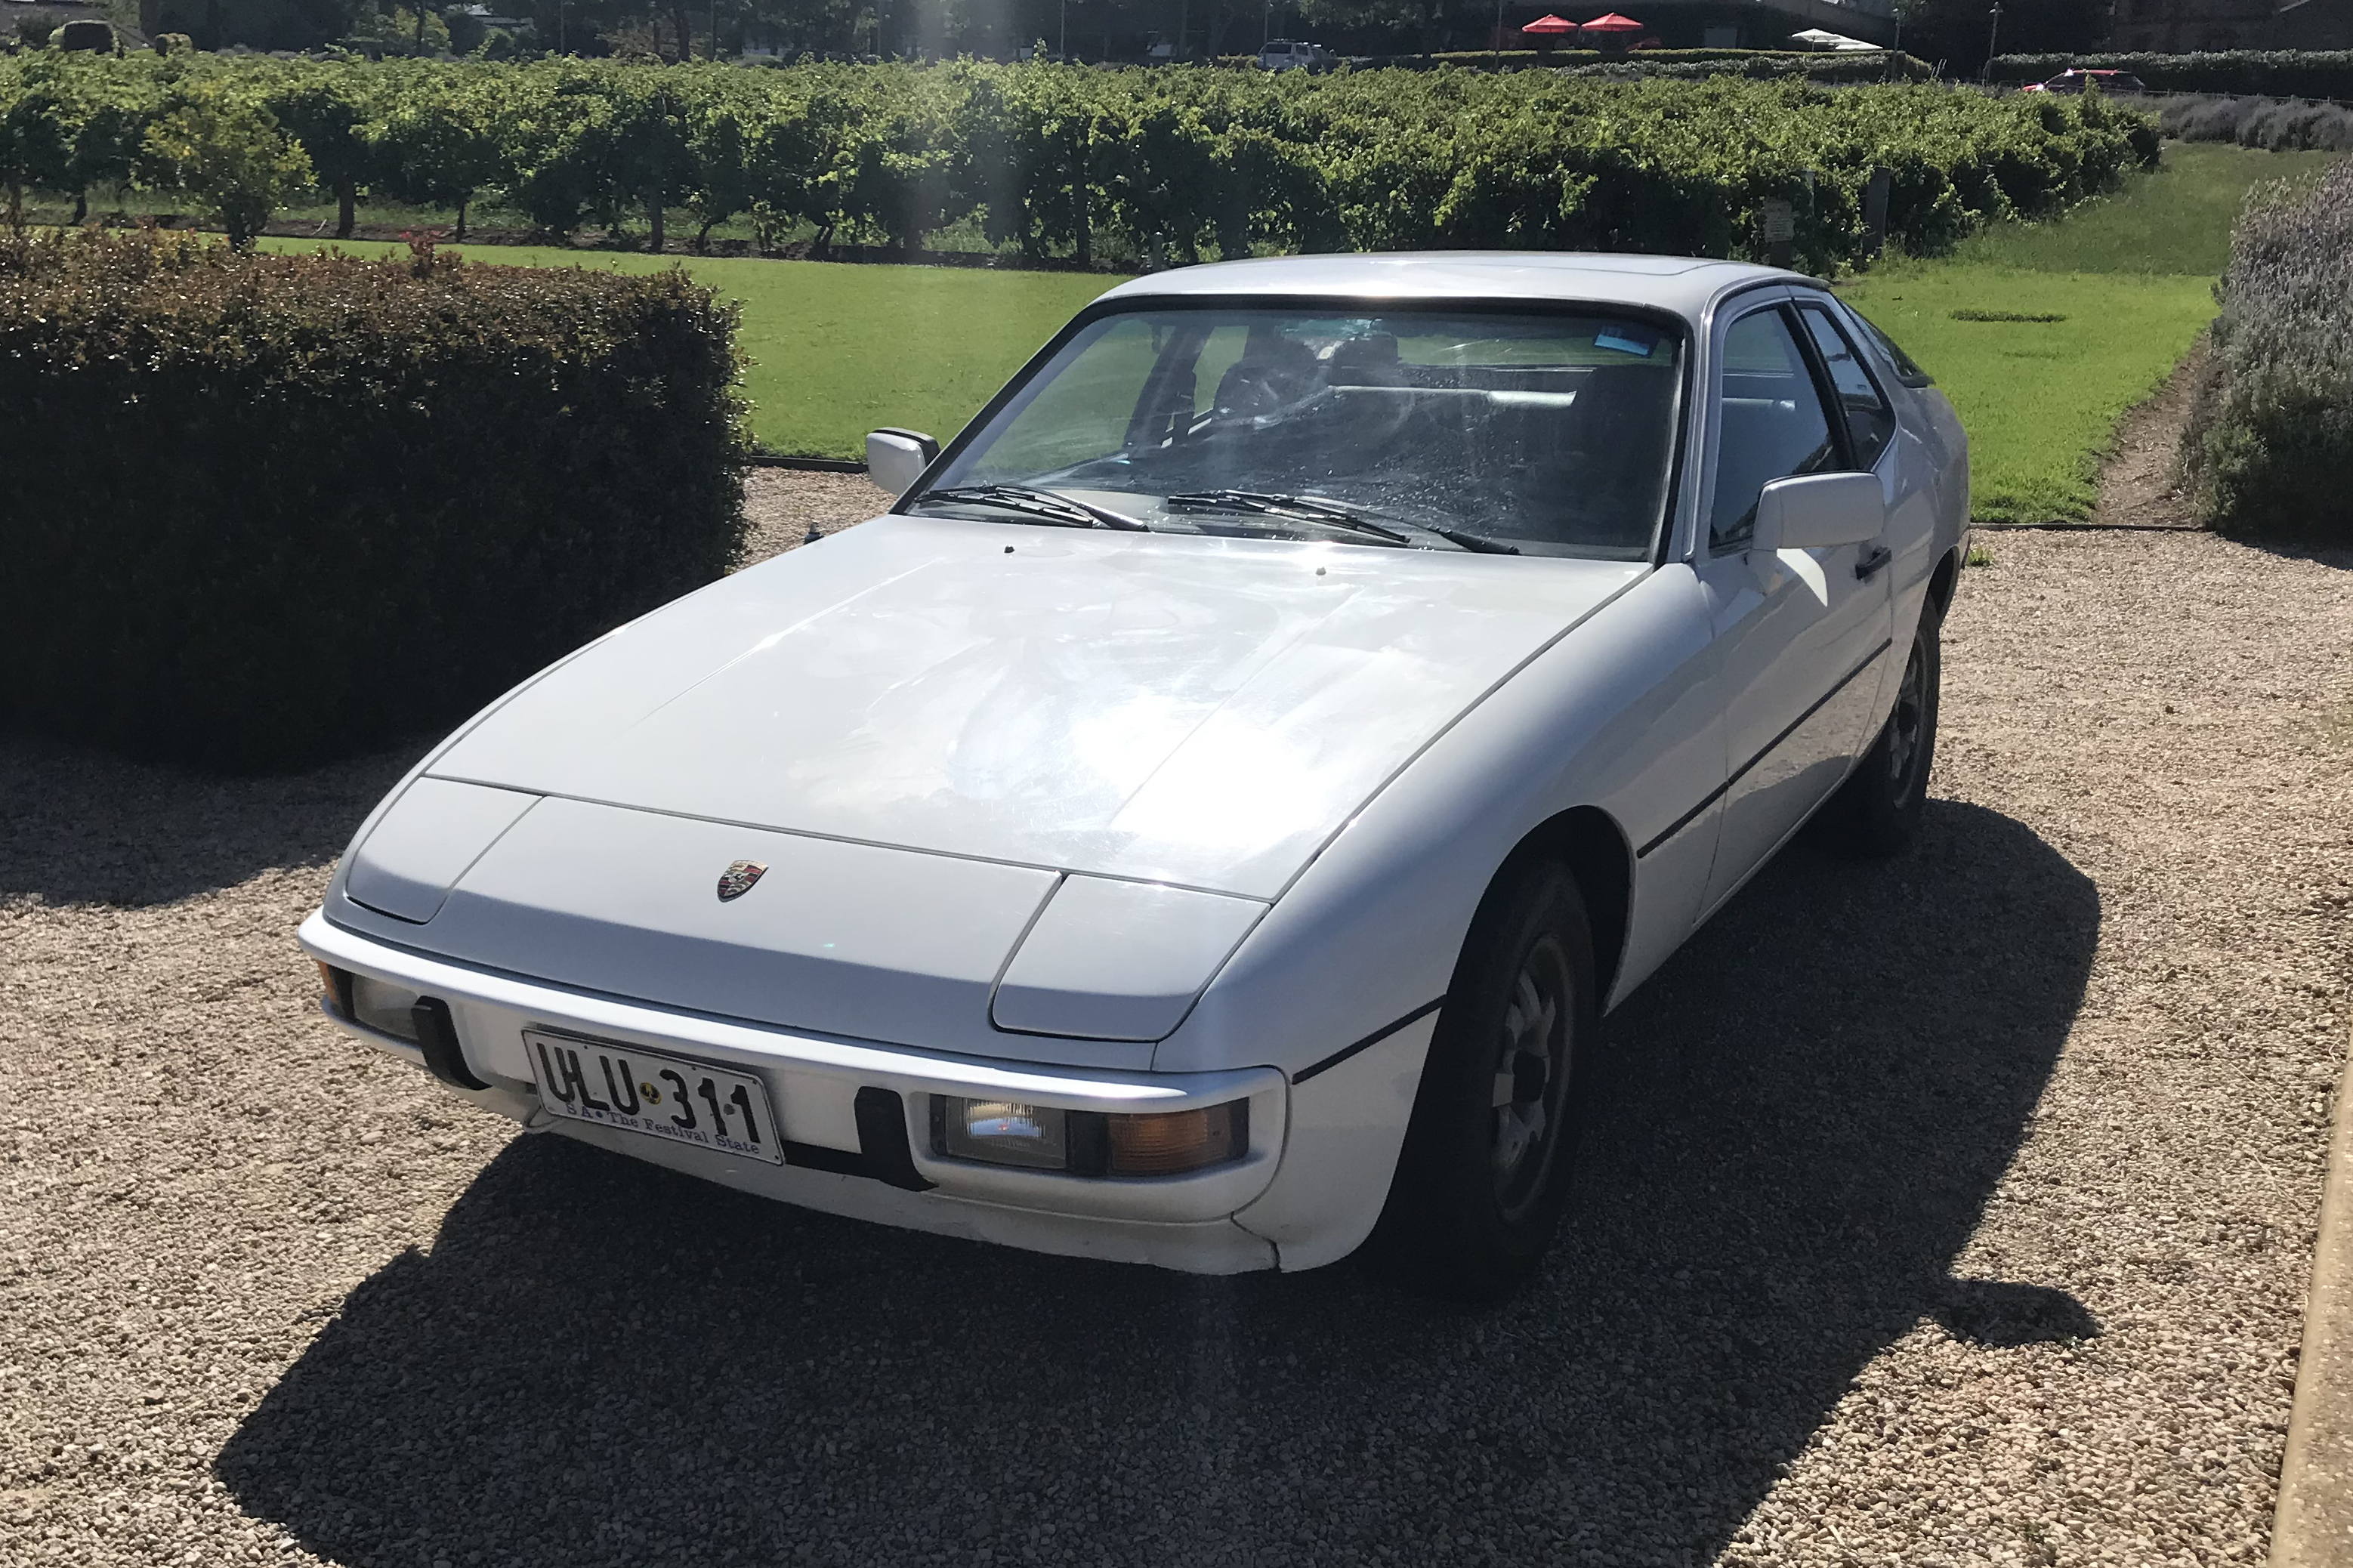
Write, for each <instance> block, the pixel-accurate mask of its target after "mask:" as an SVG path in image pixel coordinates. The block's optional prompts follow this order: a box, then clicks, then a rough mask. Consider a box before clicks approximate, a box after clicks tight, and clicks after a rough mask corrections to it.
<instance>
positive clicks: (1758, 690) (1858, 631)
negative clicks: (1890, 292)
mask: <svg viewBox="0 0 2353 1568" xmlns="http://www.w3.org/2000/svg"><path fill="white" fill-rule="evenodd" d="M1742 304H1743V307H1744V308H1743V309H1741V310H1738V311H1737V312H1731V311H1727V312H1726V313H1725V316H1726V317H1727V318H1728V319H1725V318H1720V319H1719V323H1720V324H1719V325H1718V327H1717V328H1716V331H1715V343H1714V346H1715V353H1714V355H1713V356H1712V357H1713V360H1714V369H1713V371H1712V373H1711V375H1710V394H1709V395H1710V396H1711V398H1712V399H1713V406H1712V407H1711V410H1710V413H1711V415H1712V416H1713V417H1712V420H1711V423H1712V426H1713V433H1712V437H1711V445H1712V449H1711V451H1710V454H1709V463H1708V476H1707V485H1708V489H1707V494H1706V497H1705V499H1704V502H1703V506H1704V514H1703V518H1702V526H1701V536H1700V539H1699V541H1698V545H1697V552H1698V554H1697V563H1698V567H1699V574H1700V578H1701V581H1702V583H1703V584H1704V586H1705V589H1706V594H1707V599H1708V607H1709V617H1710V626H1711V628H1712V631H1713V635H1714V637H1715V643H1716V647H1717V650H1718V654H1719V658H1718V662H1717V670H1718V673H1717V680H1718V682H1719V689H1720V693H1721V697H1722V701H1723V709H1724V721H1725V723H1724V733H1725V771H1726V784H1725V795H1724V813H1723V818H1722V826H1721V828H1720V829H1719V832H1718V835H1717V840H1716V852H1715V865H1714V867H1713V868H1712V870H1711V871H1710V873H1709V877H1708V889H1707V893H1706V896H1705V899H1704V903H1703V908H1704V909H1706V910H1714V909H1715V906H1716V905H1718V904H1720V903H1721V902H1723V900H1725V898H1727V897H1729V896H1730V895H1731V893H1732V892H1733V891H1734V890H1735V889H1737V888H1738V887H1739V886H1740V884H1741V883H1742V882H1744V881H1746V879H1747V878H1748V876H1749V874H1750V873H1751V872H1753V871H1755V870H1756V869H1757V867H1758V866H1760V865H1762V864H1763V863H1764V861H1765V859H1766V858H1767V856H1769V855H1771V854H1772V852H1773V851H1774V850H1775V849H1776V848H1777V847H1779V845H1780V843H1781V841H1782V840H1783V839H1785V838H1787V837H1788V836H1789V834H1790V833H1791V832H1792V831H1793V830H1794V829H1795V828H1796V827H1797V826H1798V825H1799V823H1800V822H1802V821H1803V820H1804V819H1805V817H1806V816H1807V815H1808V814H1809V813H1810V812H1811V811H1812V810H1813V808H1814V807H1815V806H1816V805H1820V802H1821V801H1822V799H1823V798H1824V797H1825V796H1826V795H1829V794H1830V792H1831V790H1832V789H1834V788H1836V787H1837V785H1838V784H1839V783H1840V782H1841V780H1842V779H1843V778H1844V777H1845V776H1846V773H1847V770H1848V768H1849V766H1850V764H1851V763H1852V761H1853V759H1854V756H1855V754H1856V752H1859V751H1860V750H1861V749H1862V745H1863V744H1864V742H1865V740H1866V739H1867V735H1866V731H1867V730H1868V728H1869V725H1870V721H1871V718H1872V715H1873V712H1874V710H1876V707H1877V700H1878V694H1879V686H1880V678H1881V665H1882V664H1883V661H1884V659H1885V658H1886V656H1887V652H1888V649H1889V647H1890V646H1891V639H1892V637H1893V631H1892V626H1893V618H1892V611H1891V605H1890V602H1889V589H1888V584H1889V579H1890V576H1891V574H1890V573H1889V572H1888V571H1887V570H1886V563H1887V558H1888V556H1887V550H1886V548H1885V546H1884V545H1883V543H1881V542H1872V543H1869V544H1862V545H1852V544H1848V545H1839V546H1835V547H1832V548H1830V549H1822V550H1784V551H1778V552H1772V553H1770V554H1759V553H1758V552H1754V551H1752V550H1751V549H1750V548H1749V546H1750V542H1751V541H1752V539H1753V537H1754V532H1755V525H1756V518H1757V494H1758V492H1759V491H1760V490H1762V489H1763V488H1764V487H1765V486H1766V485H1767V484H1768V483H1770V482H1771V481H1772V480H1775V479H1785V478H1788V477H1789V476H1791V475H1796V474H1810V473H1829V472H1835V471H1838V470H1841V469H1849V468H1858V467H1861V468H1869V467H1870V466H1871V463H1872V462H1873V461H1876V460H1877V458H1878V457H1879V456H1880V451H1883V450H1884V447H1885V442H1884V441H1883V440H1882V441H1881V442H1880V443H1879V447H1880V450H1879V451H1863V450H1859V449H1858V447H1857V446H1856V444H1855V442H1854V440H1853V438H1852V435H1851V433H1850V431H1849V428H1848V423H1847V420H1846V418H1845V417H1844V416H1843V411H1842V409H1841V404H1840V402H1839V400H1838V398H1837V397H1836V395H1834V393H1833V391H1832V389H1831V385H1830V384H1829V383H1828V376H1827V373H1826V370H1825V367H1824V365H1823V363H1822V362H1821V359H1820V355H1819V354H1818V353H1817V352H1816V351H1815V350H1814V349H1813V347H1812V346H1811V338H1812V334H1811V332H1810V331H1809V328H1808V326H1807V325H1806V324H1805V323H1804V322H1803V321H1801V320H1800V319H1799V314H1798V311H1797V308H1796V306H1795V304H1794V303H1793V302H1792V300H1791V299H1790V297H1789V295H1788V291H1787V290H1780V289H1777V290H1774V291H1773V292H1772V294H1771V295H1770V296H1769V297H1768V298H1765V299H1760V300H1755V302H1753V303H1752V302H1750V300H1746V299H1745V300H1743V301H1742Z"/></svg>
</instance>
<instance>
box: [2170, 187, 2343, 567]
mask: <svg viewBox="0 0 2353 1568" xmlns="http://www.w3.org/2000/svg"><path fill="white" fill-rule="evenodd" d="M2348 256H2353V163H2337V164H2336V165H2335V166H2334V167H2333V168H2331V169H2330V170H2329V172H2328V173H2327V174H2326V175H2325V176H2324V177H2323V178H2322V179H2321V181H2320V182H2319V184H2317V185H2316V187H2314V188H2312V189H2310V190H2308V191H2297V190H2295V188H2294V187H2293V186H2291V185H2289V184H2286V183H2285V182H2280V183H2277V184H2270V185H2263V186H2258V187H2256V189H2255V191H2254V193H2253V195H2251V196H2250V198H2249V200H2248V203H2247V208H2246V211H2245V212H2244V213H2242V215H2241V216H2240V218H2239V223H2238V226H2237V227H2236V228H2235V229H2233V230H2232V235H2231V263H2230V266H2229V267H2228V268H2226V269H2225V270H2224V272H2223V274H2222V282H2221V289H2219V291H2218V292H2219V294H2220V297H2221V306H2222V309H2221V315H2219V316H2218V317H2217V318H2216V319H2215V321H2214V331H2213V354H2212V357H2211V361H2210V363H2209V365H2208V369H2207V374H2206V376H2205V378H2204V379H2203V380H2202V381H2201V382H2200V385H2199V388H2198V395H2197V397H2196V400H2195V402H2194V403H2193V404H2192V405H2191V409H2190V416H2189V429H2188V430H2187V431H2186V432H2185V433H2184V436H2183V441H2182V445H2183V453H2182V455H2183V458H2184V460H2185V463H2186V465H2187V467H2188V468H2189V475H2190V478H2191V479H2192V481H2193V483H2194V485H2195V493H2196V498H2197V503H2198V508H2199V510H2200V514H2201V515H2202V516H2203V517H2204V518H2205V519H2206V521H2208V522H2210V523H2211V524H2213V525H2214V526H2215V527H2217V528H2221V529H2222V530H2225V531H2230V532H2236V533H2272V534H2281V535H2289V536H2299V537H2304V538H2318V539H2324V540H2328V541H2332V542H2340V543H2353V490H2348V489H2347V487H2346V483H2345V476H2346V475H2347V474H2348V472H2353V268H2349V267H2348V266H2347V265H2346V258H2347V257H2348Z"/></svg>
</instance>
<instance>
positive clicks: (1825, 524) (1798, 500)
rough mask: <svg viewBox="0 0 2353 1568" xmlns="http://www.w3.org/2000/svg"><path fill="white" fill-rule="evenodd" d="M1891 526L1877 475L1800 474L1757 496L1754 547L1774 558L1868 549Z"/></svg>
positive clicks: (1766, 489)
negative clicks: (1781, 553) (1783, 553)
mask: <svg viewBox="0 0 2353 1568" xmlns="http://www.w3.org/2000/svg"><path fill="white" fill-rule="evenodd" d="M1886 526H1887V502H1886V500H1884V499H1883V497H1882V495H1881V493H1880V489H1879V477H1878V476H1877V475H1875V474H1800V475H1798V476H1797V477H1796V478H1794V479H1775V480H1774V481H1773V482H1772V483H1771V484H1769V485H1767V486H1766V487H1765V488H1764V489H1762V490H1760V491H1758V492H1757V535H1756V540H1755V542H1753V543H1751V544H1750V545H1749V547H1748V548H1749V549H1751V550H1752V551H1759V552H1765V553H1767V554H1770V553H1771V552H1774V551H1777V550H1823V549H1827V548H1829V547H1830V546H1831V545H1834V544H1867V543H1869V542H1871V541H1873V540H1874V539H1876V538H1878V537H1879V535H1880V532H1881V531H1882V530H1883V529H1884V528H1885V527H1886Z"/></svg>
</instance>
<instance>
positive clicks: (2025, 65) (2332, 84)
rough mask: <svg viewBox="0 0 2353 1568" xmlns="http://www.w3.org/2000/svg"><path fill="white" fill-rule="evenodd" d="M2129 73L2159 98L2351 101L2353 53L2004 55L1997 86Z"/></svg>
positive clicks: (2245, 51) (1999, 60) (2255, 51)
mask: <svg viewBox="0 0 2353 1568" xmlns="http://www.w3.org/2000/svg"><path fill="white" fill-rule="evenodd" d="M2071 66H2072V67H2075V68H2080V69H2083V70H2123V71H2130V72H2132V73H2133V74H2134V75H2135V76H2137V77H2138V78H2140V79H2141V80H2142V81H2143V82H2145V83H2147V85H2148V87H2149V88H2150V89H2152V90H2153V91H2157V92H2206V93H2225V94H2229V95H2231V96H2232V97H2239V98H2245V97H2258V98H2353V49H2220V50H2212V51H2208V52H2204V53H2198V54H2185V55H2002V56H2000V58H1996V59H1995V60H1994V62H1993V69H1992V74H1993V79H1994V80H1996V81H1999V82H2029V81H2048V80H2049V79H2051V78H2052V77H2054V76H2057V75H2058V74H2059V73H2060V72H2061V71H2063V70H2065V69H2067V68H2069V67H2071Z"/></svg>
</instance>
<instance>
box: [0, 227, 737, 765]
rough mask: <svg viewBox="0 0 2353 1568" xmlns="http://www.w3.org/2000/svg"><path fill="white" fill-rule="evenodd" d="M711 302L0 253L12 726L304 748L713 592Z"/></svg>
mask: <svg viewBox="0 0 2353 1568" xmlns="http://www.w3.org/2000/svg"><path fill="white" fill-rule="evenodd" d="M732 312H733V308H732V307H727V306H723V305H720V304H718V303H716V302H715V301H714V300H713V299H712V296H711V295H710V294H709V293H708V292H706V291H705V290H702V289H697V288H695V287H693V286H692V285H691V283H690V282H689V281H688V280H687V279H686V278H685V276H684V274H683V273H682V272H677V271H673V272H671V273H669V274H666V275H660V276H656V277H651V278H623V277H619V276H616V275H614V274H610V273H605V272H592V271H586V270H582V269H576V268H561V269H553V268H552V269H545V270H533V269H524V268H498V267H481V266H468V265H460V264H459V263H458V261H457V260H456V258H450V257H447V256H443V257H439V258H434V257H432V256H431V255H430V253H429V251H427V253H426V254H424V255H422V256H420V258H418V259H417V261H415V262H398V261H395V262H377V261H361V260H355V259H351V258H322V257H280V256H266V255H265V256H253V255H241V254H238V253H237V252H234V251H231V250H230V249H229V248H228V247H226V246H223V245H222V244H220V243H219V242H218V241H217V240H209V239H204V238H200V237H195V236H188V235H179V236H172V235H157V234H154V233H152V232H146V233H142V232H121V231H118V232H115V233H111V234H110V233H107V232H104V231H100V230H96V229H85V230H80V231H73V232H68V233H66V234H63V235H54V234H53V235H50V236H47V237H41V236H34V237H27V238H16V239H8V240H0V472H5V474H6V475H7V476H8V479H7V483H8V505H7V522H6V525H5V527H0V669H5V671H6V672H7V675H6V679H5V682H0V723H5V722H9V721H15V722H19V723H23V724H26V725H28V726H34V727H38V728H41V729H45V730H47V731H52V732H58V733H63V734H67V735H71V736H76V737H79V738H84V739H89V740H94V741H98V742H103V743H107V744H111V745H114V746H117V747H121V748H123V749H126V750H130V751H132V752H138V753H142V754H148V755H154V756H160V757H167V758H175V759H182V760H187V761H193V762H196V763H204V764H207V765H212V766H217V767H228V768H256V767H272V766H280V765H290V764H295V763H305V762H309V761H312V760H315V759H318V758H321V757H324V756H329V755H332V754H335V753H338V752H349V751H351V750H353V749H356V748H361V747H364V746H368V745H371V744H383V743H385V742H386V741H388V740H390V739H392V738H395V737H397V736H400V735H403V734H407V733H411V732H414V731H417V730H418V729H420V728H425V727H430V726H436V725H442V724H446V723H448V722H449V721H452V720H453V719H455V718H457V717H459V716H462V715H463V714H464V713H465V712H467V711H469V710H470V709H472V708H473V707H475V706H477V705H479V704H480V703H481V702H482V701H484V700H487V699H488V698H490V697H491V696H493V695H495V694H496V693H497V692H499V691H500V690H501V689H504V688H505V687H507V686H509V685H511V684H512V682H514V681H515V680H517V679H521V678H522V676H524V675H526V674H528V673H529V672H530V671H531V670H533V668H538V667H539V666H541V665H543V664H544V663H546V662H547V661H548V660H550V659H552V658H555V657H557V656H558V655H560V654H562V653H564V652H565V651H566V650H567V649H570V648H572V647H576V646H578V645H579V644H580V643H582V642H584V641H586V639H588V638H590V637H595V636H596V635H597V634H599V633H601V632H603V631H605V630H607V628H609V627H611V626H615V625H617V624H618V623H619V622H621V621H623V620H626V619H628V617H630V616H634V615H637V614H638V613H640V612H641V611H644V610H647V609H649V608H651V607H652V606H654V605H659V604H660V603H662V602H663V601H665V600H667V599H670V598H671V597H674V596H675V595H679V594H681V593H683V592H685V591H686V590H688V589H690V588H692V587H694V586H696V585H697V584H702V583H704V582H707V581H709V580H711V579H712V577H714V576H716V575H718V574H720V573H722V572H723V571H724V570H726V569H727V567H728V566H729V565H730V564H731V563H733V561H734V560H735V559H736V557H737V556H738V554H739V553H740V552H741V549H742V540H743V535H744V515H743V505H742V496H741V483H740V481H741V472H740V470H741V465H742V463H743V461H744V456H745V454H746V450H747V442H746V437H745V434H744V426H743V423H742V419H741V409H740V407H739V405H738V404H737V402H736V401H735V399H734V397H733V394H732V393H731V391H730V384H731V383H732V382H733V379H734V375H735V358H734V351H733V325H734V323H733V313H732Z"/></svg>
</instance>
